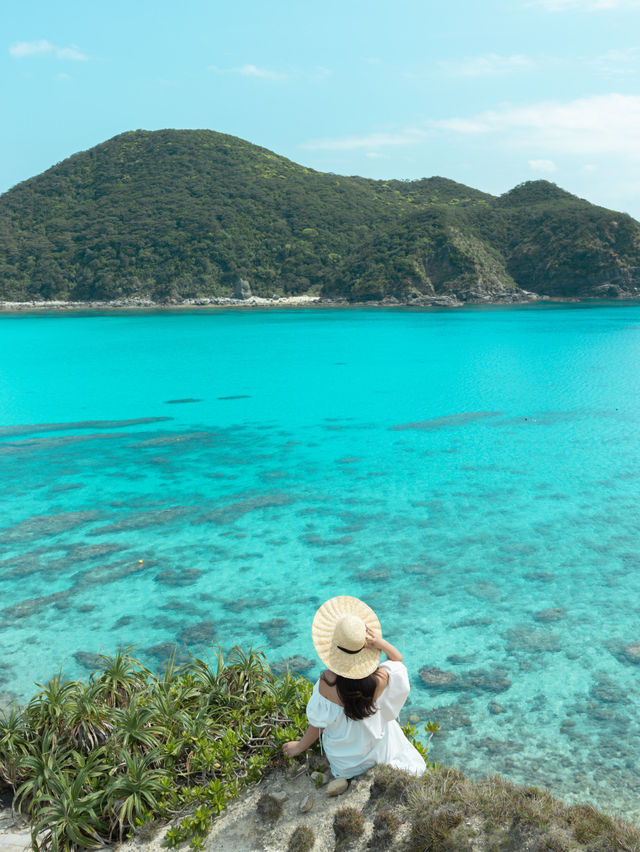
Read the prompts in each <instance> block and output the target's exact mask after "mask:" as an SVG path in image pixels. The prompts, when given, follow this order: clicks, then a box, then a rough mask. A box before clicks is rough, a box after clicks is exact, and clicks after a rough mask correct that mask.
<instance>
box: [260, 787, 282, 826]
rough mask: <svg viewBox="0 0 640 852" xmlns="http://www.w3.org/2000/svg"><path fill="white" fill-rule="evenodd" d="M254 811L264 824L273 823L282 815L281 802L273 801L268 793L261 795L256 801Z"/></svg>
mask: <svg viewBox="0 0 640 852" xmlns="http://www.w3.org/2000/svg"><path fill="white" fill-rule="evenodd" d="M256 810H257V811H258V816H259V817H260V819H261V820H263V821H264V822H275V821H276V820H277V819H279V818H280V816H281V815H282V802H279V801H278V800H277V799H274V798H273V796H271V795H270V794H269V793H263V794H262V795H261V796H260V798H259V799H258V804H257V805H256Z"/></svg>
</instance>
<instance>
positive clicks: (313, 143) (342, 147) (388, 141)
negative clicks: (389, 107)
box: [300, 128, 427, 156]
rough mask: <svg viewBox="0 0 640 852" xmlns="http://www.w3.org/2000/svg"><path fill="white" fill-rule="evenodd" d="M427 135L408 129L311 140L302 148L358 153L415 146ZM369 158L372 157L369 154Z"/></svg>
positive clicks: (414, 129) (423, 132) (417, 129)
mask: <svg viewBox="0 0 640 852" xmlns="http://www.w3.org/2000/svg"><path fill="white" fill-rule="evenodd" d="M426 135H427V131H425V130H421V129H419V128H406V129H405V130H401V131H398V132H397V133H367V134H365V135H363V136H334V137H329V138H325V139H309V140H308V141H307V142H303V143H302V144H301V145H300V147H301V148H304V149H305V150H306V151H357V150H360V149H369V150H372V149H373V150H374V151H375V150H376V149H378V148H389V147H392V146H401V145H415V144H416V143H417V142H420V141H421V140H422V139H424V137H425V136H426ZM367 156H370V154H368V155H367Z"/></svg>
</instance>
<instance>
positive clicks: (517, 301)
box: [0, 291, 579, 313]
mask: <svg viewBox="0 0 640 852" xmlns="http://www.w3.org/2000/svg"><path fill="white" fill-rule="evenodd" d="M541 301H544V302H548V301H550V299H549V298H548V297H546V296H538V295H537V294H535V293H528V292H525V291H519V292H517V293H512V294H508V295H506V294H505V295H503V296H501V297H500V298H495V297H494V298H491V297H488V296H487V295H486V294H480V293H478V294H475V297H474V295H473V294H472V297H471V298H468V299H465V300H464V301H462V300H461V299H459V298H458V297H457V296H456V295H455V294H440V295H437V296H427V295H422V296H415V297H414V298H410V299H404V300H400V299H397V298H396V297H395V296H387V297H386V298H384V299H382V300H380V301H368V302H350V301H348V300H347V299H327V298H324V297H320V296H282V297H272V298H268V299H267V298H263V297H261V296H249V297H248V298H245V299H239V298H231V297H218V298H197V299H181V300H169V301H162V302H154V301H153V300H152V299H144V298H133V299H113V300H111V301H89V302H66V301H58V300H52V301H42V300H35V299H34V300H31V301H25V302H10V301H0V313H30V312H34V311H54V312H60V313H72V312H76V311H78V312H80V311H111V310H118V311H120V310H140V311H144V310H153V311H158V310H171V311H175V310H185V309H186V310H193V309H194V308H244V309H246V308H350V307H355V308H363V307H366V308H393V307H398V308H459V307H463V306H464V305H523V304H530V303H532V302H541ZM554 301H555V300H554ZM558 301H569V302H575V301H579V300H577V299H566V300H558Z"/></svg>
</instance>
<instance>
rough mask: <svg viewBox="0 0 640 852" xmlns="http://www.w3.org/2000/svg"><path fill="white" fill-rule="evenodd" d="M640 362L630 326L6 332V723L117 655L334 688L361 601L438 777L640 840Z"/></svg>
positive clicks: (1, 342)
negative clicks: (426, 726)
mask: <svg viewBox="0 0 640 852" xmlns="http://www.w3.org/2000/svg"><path fill="white" fill-rule="evenodd" d="M639 365H640V306H638V305H619V304H617V305H610V304H588V305H550V304H546V305H538V306H529V307H517V308H477V307H474V308H465V309H457V310H449V311H447V310H440V311H438V310H433V311H415V312H414V311H408V310H380V309H374V310H364V309H362V310H360V309H358V310H356V309H352V310H337V309H328V310H282V311H281V310H277V311H276V310H268V311H257V310H252V311H237V310H233V311H222V310H216V311H204V310H202V311H197V312H195V311H194V312H182V311H181V312H167V311H164V312H157V313H135V314H132V313H128V314H118V313H110V314H108V315H101V314H85V315H80V314H76V315H60V314H57V315H51V314H49V315H47V314H42V315H15V316H10V315H3V316H0V490H1V494H2V514H1V516H0V592H1V599H0V610H1V611H0V631H1V633H0V635H1V639H2V655H1V657H0V681H1V685H0V690H2V691H3V695H2V699H3V701H4V702H5V703H7V702H9V701H11V700H12V699H14V698H16V697H17V698H19V699H25V698H28V697H30V695H31V694H32V693H33V692H34V690H35V687H34V686H33V682H34V681H40V682H42V681H43V680H44V679H47V678H48V677H49V676H51V675H52V674H53V673H54V672H55V671H56V670H59V669H61V670H62V671H63V672H64V673H65V674H66V675H68V676H70V677H83V676H86V675H87V673H88V671H89V669H90V668H91V667H92V665H93V659H92V656H91V655H93V654H95V653H96V652H98V651H105V652H107V651H112V650H114V649H115V648H116V647H117V646H118V645H121V644H125V645H135V646H136V651H135V653H136V654H138V655H139V656H140V657H142V658H144V659H145V660H147V661H148V662H149V663H150V664H151V665H154V666H162V665H163V664H164V662H165V661H166V660H167V658H168V656H169V655H170V654H171V651H172V649H173V648H174V647H175V646H176V645H177V646H178V655H179V656H180V655H184V654H185V653H186V652H187V649H188V650H190V651H191V652H193V653H195V654H204V653H206V651H207V648H210V647H211V643H212V642H214V641H215V642H219V643H220V644H221V645H222V646H223V647H229V646H231V645H232V644H233V643H239V644H241V645H243V646H249V645H253V646H259V647H261V648H263V649H264V650H265V651H266V653H267V654H268V656H269V657H270V659H271V660H273V661H274V662H279V661H282V660H285V659H287V658H292V657H296V656H297V657H299V658H302V659H297V660H295V661H294V667H297V669H298V670H300V671H304V672H305V673H306V674H307V675H308V676H309V677H311V678H314V677H316V676H317V675H318V674H319V670H320V669H319V666H318V665H317V664H316V660H315V656H314V652H313V646H312V644H311V637H310V625H311V619H312V616H313V614H314V612H315V609H316V607H317V606H318V605H319V604H320V603H321V602H322V601H323V600H324V599H326V598H328V597H332V596H333V595H338V594H353V595H357V596H359V597H362V598H363V599H364V600H365V601H367V602H368V603H369V604H370V605H371V606H373V607H374V608H375V610H376V611H377V613H378V614H379V616H380V619H381V622H382V625H383V630H384V633H385V635H386V636H387V638H389V639H390V640H391V641H392V642H393V643H394V644H396V645H397V646H398V647H399V648H400V649H401V650H402V651H403V652H404V655H405V661H406V663H407V665H408V668H409V671H410V675H411V678H412V694H411V698H410V705H408V707H407V710H406V714H405V718H406V717H408V716H409V715H411V716H412V717H413V718H417V717H419V718H421V719H424V720H425V721H426V720H427V719H433V720H436V721H438V722H439V723H440V725H441V728H442V732H441V734H440V735H438V736H437V737H436V738H435V739H434V740H433V742H432V751H431V753H432V756H433V758H434V759H436V760H438V761H439V762H441V763H450V764H453V765H455V766H458V767H459V768H461V769H463V770H464V771H465V772H467V773H470V774H473V775H482V774H484V773H488V772H499V773H503V774H505V775H507V776H508V777H510V778H512V779H514V780H515V781H517V782H527V783H534V784H538V785H541V786H547V787H550V788H551V789H552V790H553V791H554V793H556V794H558V795H561V796H564V797H566V798H568V799H572V800H574V799H578V800H583V799H590V800H592V801H594V802H596V803H597V804H598V805H600V806H603V807H606V808H608V809H611V810H617V811H621V812H622V813H624V814H626V815H627V816H630V817H633V818H640V806H639V805H638V801H639V800H640V798H639V793H640V775H639V774H638V772H637V764H638V755H639V754H640V619H639V615H640V550H639V523H638V522H639V509H638V507H639V505H640V504H639V498H640V452H639V451H640V429H639V426H640V368H639ZM420 671H422V678H421V677H420Z"/></svg>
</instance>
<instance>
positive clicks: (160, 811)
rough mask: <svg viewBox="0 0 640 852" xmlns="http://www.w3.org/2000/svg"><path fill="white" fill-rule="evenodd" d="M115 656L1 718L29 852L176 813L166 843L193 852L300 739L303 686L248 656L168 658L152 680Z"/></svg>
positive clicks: (98, 839) (96, 840)
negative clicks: (286, 744)
mask: <svg viewBox="0 0 640 852" xmlns="http://www.w3.org/2000/svg"><path fill="white" fill-rule="evenodd" d="M130 651H131V649H128V648H121V649H119V650H118V651H117V652H116V653H115V654H114V655H113V656H108V655H102V657H101V658H100V660H101V668H99V669H98V670H96V671H95V672H93V673H92V675H91V676H90V678H89V682H88V684H87V683H81V682H77V681H65V680H63V679H62V677H61V676H60V675H56V677H54V678H52V679H51V681H49V683H48V684H46V685H45V686H43V687H41V688H40V691H39V692H38V694H37V695H36V696H35V697H34V698H33V699H32V701H30V702H29V704H28V705H27V707H25V708H24V710H22V711H21V710H19V709H17V708H16V709H14V710H12V711H7V712H6V713H3V714H0V777H1V778H2V779H3V780H4V781H5V782H6V783H9V784H10V785H11V787H12V788H13V790H14V805H15V806H17V807H18V808H20V810H21V811H22V813H24V814H26V815H28V816H29V818H30V820H31V823H32V827H33V830H34V834H33V838H34V849H35V848H40V849H42V850H48V849H51V850H52V852H64V850H68V852H70V850H72V849H73V850H75V849H84V848H90V847H91V846H95V845H97V844H100V843H102V842H106V841H109V842H111V841H113V840H115V839H118V838H122V837H124V836H125V835H127V834H129V833H130V832H132V831H135V830H136V829H137V828H139V827H140V826H141V825H142V824H144V823H147V822H149V821H151V820H154V819H159V818H166V817H168V816H172V815H175V814H178V813H181V814H186V816H183V817H182V819H181V820H180V822H179V823H178V824H177V825H175V826H174V827H173V828H172V829H170V830H169V832H168V833H167V844H168V845H169V846H171V845H180V844H182V843H183V842H184V841H190V842H191V844H192V846H193V847H194V848H200V847H201V845H202V842H203V838H204V837H205V835H206V832H207V830H208V827H209V826H210V824H211V820H212V819H214V818H215V816H216V815H217V814H218V813H220V811H221V810H222V809H224V807H225V806H226V804H227V802H228V801H229V800H230V799H231V798H233V797H234V796H237V795H238V794H239V793H240V791H241V790H242V789H243V787H244V786H245V785H246V784H248V783H250V782H252V781H255V780H257V779H258V778H259V777H260V775H261V773H262V772H263V771H264V770H265V768H267V767H268V766H269V764H270V763H271V762H273V761H274V759H277V760H280V759H281V758H280V746H281V743H282V742H283V740H285V739H295V738H298V737H299V736H300V733H301V728H303V727H304V725H305V717H304V708H305V705H306V702H307V700H308V698H309V696H310V693H311V685H310V684H309V683H308V682H307V681H306V680H304V679H303V678H297V677H293V676H291V675H289V674H287V675H285V676H283V677H280V678H278V677H276V676H274V674H273V673H272V672H271V669H270V668H269V665H268V663H267V661H266V659H265V658H264V656H263V655H262V654H261V653H259V652H256V651H254V650H249V651H246V652H245V651H240V650H238V649H232V650H231V651H230V652H229V653H228V655H227V656H226V658H225V656H224V655H223V654H222V651H221V650H220V649H218V650H217V651H214V652H213V656H212V660H211V662H209V661H207V660H202V659H191V660H190V661H189V662H188V663H187V664H186V665H184V666H180V667H178V666H176V665H175V664H174V661H171V662H170V664H169V665H168V666H167V668H166V670H165V671H164V673H162V674H159V675H156V674H153V673H152V672H151V671H149V669H147V668H146V667H145V666H143V665H142V664H141V663H139V662H138V661H137V660H136V659H134V657H132V656H131V654H130Z"/></svg>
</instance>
